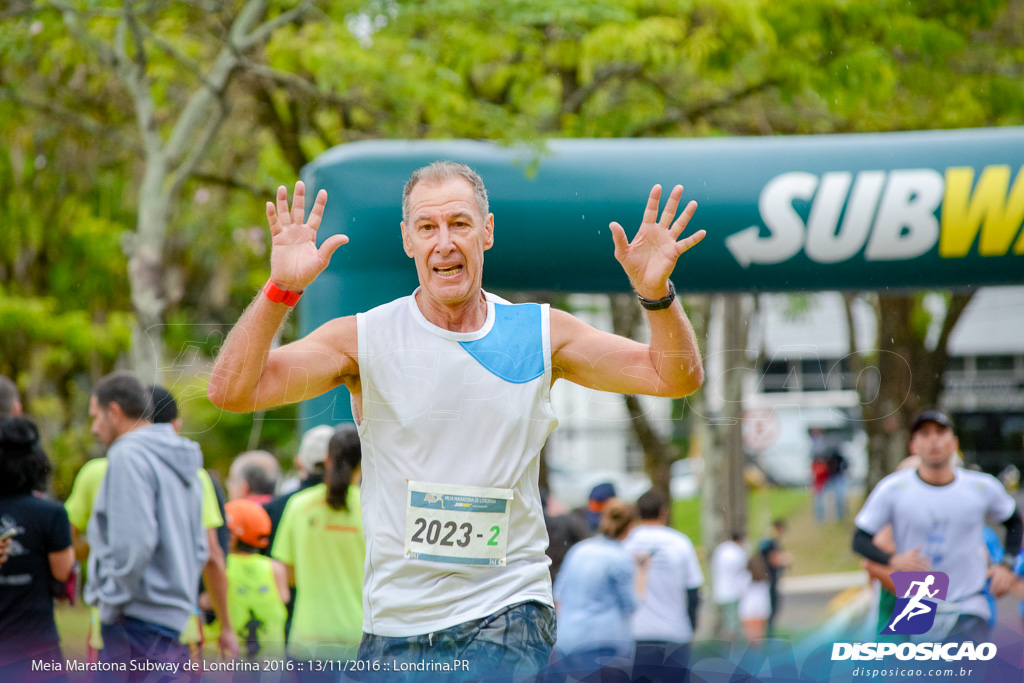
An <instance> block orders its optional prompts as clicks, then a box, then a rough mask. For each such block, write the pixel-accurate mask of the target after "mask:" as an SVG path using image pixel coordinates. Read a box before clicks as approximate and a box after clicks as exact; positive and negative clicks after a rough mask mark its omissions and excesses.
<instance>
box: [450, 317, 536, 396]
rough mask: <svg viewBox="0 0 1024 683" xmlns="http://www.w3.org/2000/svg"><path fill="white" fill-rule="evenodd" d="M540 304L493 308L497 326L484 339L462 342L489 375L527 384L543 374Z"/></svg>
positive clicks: (461, 344)
mask: <svg viewBox="0 0 1024 683" xmlns="http://www.w3.org/2000/svg"><path fill="white" fill-rule="evenodd" d="M540 314H541V308H540V305H539V304H517V305H508V304H497V303H496V304H494V326H493V327H491V331H490V332H488V333H487V335H486V336H485V337H483V338H482V339H477V340H476V341H471V342H459V345H460V346H461V347H462V348H464V349H466V351H468V352H469V355H471V356H473V358H475V359H476V361H477V362H478V363H480V365H482V366H484V367H485V368H486V369H487V371H488V372H490V373H491V374H493V375H495V376H496V377H500V378H501V379H503V380H505V381H506V382H512V383H514V384H524V383H526V382H529V381H532V380H535V379H537V378H538V377H540V376H541V375H543V374H544V339H543V335H542V334H541V316H540Z"/></svg>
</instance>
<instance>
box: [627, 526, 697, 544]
mask: <svg viewBox="0 0 1024 683" xmlns="http://www.w3.org/2000/svg"><path fill="white" fill-rule="evenodd" d="M632 534H637V538H638V539H650V540H652V541H658V542H660V543H666V544H671V545H673V546H677V547H679V548H685V549H690V548H693V541H691V540H690V537H689V536H687V535H686V534H684V533H683V532H682V531H679V530H677V529H673V528H672V527H669V526H665V525H664V524H658V525H640V526H636V527H634V528H633V531H632V533H631V534H630V535H631V536H632Z"/></svg>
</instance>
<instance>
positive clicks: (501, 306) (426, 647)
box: [208, 162, 704, 676]
mask: <svg viewBox="0 0 1024 683" xmlns="http://www.w3.org/2000/svg"><path fill="white" fill-rule="evenodd" d="M682 191H683V189H682V187H681V186H676V187H675V188H674V189H673V190H672V192H671V194H670V195H669V197H668V200H667V202H666V204H665V209H664V211H663V212H661V213H660V218H659V209H660V200H661V187H660V186H655V187H654V188H653V189H652V190H651V193H650V196H649V198H648V201H647V207H646V210H645V212H644V216H643V220H642V224H641V227H640V228H639V231H638V232H637V233H636V235H635V237H634V238H633V240H632V241H629V240H628V239H627V237H626V235H625V231H624V230H623V228H622V226H621V225H619V224H618V223H612V224H611V225H610V232H611V235H612V241H613V243H614V246H615V257H616V259H617V260H618V261H619V263H620V264H621V265H622V267H623V269H624V270H625V272H626V275H627V277H628V278H629V280H630V282H631V283H632V285H633V287H634V289H635V291H636V293H637V295H638V297H639V299H640V301H639V303H640V305H641V306H643V307H644V308H645V309H646V310H647V311H648V315H647V318H648V322H649V323H650V328H651V342H650V344H642V343H639V342H636V341H633V340H630V339H626V338H624V337H619V336H617V335H614V334H609V333H606V332H601V331H599V330H596V329H594V328H592V327H590V326H589V325H587V324H585V323H583V322H582V321H580V320H579V319H577V318H575V317H573V316H572V315H570V314H568V313H564V312H562V311H558V310H552V309H550V308H549V307H548V306H547V305H537V304H518V305H512V304H509V303H508V302H506V301H503V300H501V299H500V298H498V297H496V296H494V295H493V294H490V293H488V292H485V291H484V290H483V287H482V281H483V263H484V252H486V251H487V250H488V249H490V248H491V247H492V246H493V244H494V240H495V230H494V214H492V213H490V212H489V211H488V200H487V191H486V189H485V188H484V185H483V181H482V180H481V179H480V176H479V175H477V174H476V172H474V171H473V170H472V169H470V168H469V167H467V166H465V165H463V164H456V163H452V162H435V163H434V164H431V165H430V166H427V167H424V168H421V169H419V170H417V171H416V172H414V173H413V175H412V176H411V177H410V179H409V181H408V182H407V183H406V186H405V191H404V193H403V201H402V218H403V220H402V224H401V229H402V230H401V238H402V246H403V248H404V250H405V253H406V254H407V255H408V256H409V257H410V258H411V259H413V261H414V263H415V267H416V273H417V277H418V279H419V284H420V286H419V288H418V289H416V290H415V291H414V292H413V293H412V294H411V295H410V296H407V297H403V298H400V299H396V300H395V301H392V302H390V303H387V304H384V305H383V306H378V307H377V308H374V309H372V310H370V311H368V312H366V313H360V314H359V315H356V316H346V317H341V318H336V319H334V320H331V321H330V322H328V323H326V324H324V325H323V326H321V327H320V328H319V329H317V330H315V331H314V332H312V333H310V334H309V335H307V336H306V337H304V338H303V339H300V340H298V341H296V342H293V343H291V344H286V345H284V346H282V347H280V348H276V349H272V348H271V347H272V345H273V341H274V339H275V335H276V334H277V331H278V330H279V329H280V327H281V324H282V323H283V321H284V319H285V317H286V316H287V314H288V311H289V310H290V308H289V307H290V306H292V305H294V304H295V303H296V302H297V301H298V298H299V296H300V295H301V293H302V291H303V290H304V289H305V288H306V287H308V286H309V285H310V284H312V282H313V281H314V280H315V279H316V278H317V277H318V276H319V275H320V273H321V272H322V271H323V270H324V269H325V268H326V267H327V265H328V263H329V261H330V258H331V255H332V254H333V253H334V251H335V250H336V249H337V248H338V247H340V246H341V245H342V244H344V243H346V242H347V241H348V237H347V236H345V235H340V234H336V235H331V236H328V237H326V239H324V240H323V244H322V245H321V246H320V247H319V248H317V240H316V232H317V229H318V228H319V226H320V221H321V219H322V217H323V213H324V207H325V205H326V203H327V193H326V192H325V191H324V190H321V191H320V192H319V193H318V195H317V198H316V201H315V203H314V205H313V208H312V211H311V212H310V215H309V218H308V219H306V216H305V188H304V186H303V184H302V183H297V184H296V186H295V194H294V201H293V204H292V206H291V207H289V206H288V193H287V190H286V189H285V188H284V187H283V186H282V187H280V188H278V193H277V202H276V205H275V204H274V203H271V202H268V203H267V218H268V222H269V224H270V231H271V238H272V239H271V254H270V280H269V281H268V282H267V284H266V285H265V286H264V289H263V294H261V295H258V296H257V297H256V299H255V300H254V301H253V303H252V304H251V305H250V306H249V308H248V309H247V310H246V312H245V313H244V314H243V315H242V317H241V318H240V319H239V321H238V323H237V324H236V325H235V327H234V329H233V330H232V332H231V334H229V335H228V338H227V339H226V340H225V342H224V345H223V347H222V348H221V351H220V354H219V356H218V358H217V362H216V363H215V365H214V369H213V372H212V373H211V377H210V383H209V390H208V393H209V397H210V400H211V401H212V402H213V403H214V404H215V405H217V406H218V407H220V408H224V409H227V410H234V411H239V412H241V411H253V410H262V409H264V408H270V407H273V406H278V405H282V404H286V403H294V402H298V401H303V400H306V399H309V398H313V397H315V396H319V395H321V394H323V393H325V392H327V391H330V390H331V389H334V388H336V387H339V386H342V385H344V386H346V387H347V388H348V390H349V392H350V394H351V398H352V408H353V415H354V416H355V420H356V422H357V424H358V426H359V435H360V439H361V441H362V444H363V473H364V478H363V485H362V491H363V495H362V498H361V503H362V509H363V515H362V519H363V524H364V531H365V535H366V539H367V546H366V563H365V566H366V571H365V579H364V591H363V593H364V599H363V603H364V609H363V632H364V635H363V639H362V643H361V645H360V652H359V658H360V659H362V660H374V659H378V660H383V661H391V660H393V659H394V660H399V661H408V662H424V661H449V662H450V661H452V660H454V659H459V660H463V659H469V660H472V661H473V664H474V667H475V669H474V670H472V671H469V672H467V673H468V675H470V676H472V675H473V674H477V675H479V674H480V673H481V671H482V670H483V669H484V667H487V668H488V670H491V671H494V670H501V669H503V668H507V669H511V670H513V673H514V674H515V675H519V674H529V673H531V672H536V671H537V670H539V669H540V668H541V667H543V666H545V665H546V664H547V661H548V659H549V657H550V652H551V646H552V644H553V643H554V639H555V638H554V636H555V633H554V631H555V615H554V609H553V600H552V597H551V579H550V575H549V573H548V571H547V558H546V556H545V554H544V550H545V547H546V545H547V537H546V533H545V528H544V517H543V511H542V508H541V499H540V489H539V485H538V476H539V471H540V465H539V462H540V461H539V453H540V450H541V448H542V447H543V445H544V442H545V440H546V439H547V436H548V434H550V433H551V431H552V430H553V429H554V428H555V426H556V425H557V419H556V417H555V415H554V412H553V410H552V409H551V404H550V389H551V385H552V384H553V383H554V382H555V381H556V380H557V379H567V380H569V381H571V382H574V383H577V384H580V385H582V386H586V387H590V388H593V389H598V390H604V391H613V392H619V393H627V394H651V395H659V396H685V395H688V394H690V393H692V392H693V391H695V390H696V389H697V388H698V387H700V385H701V383H702V381H703V369H702V365H701V357H700V350H699V348H698V346H697V340H696V337H695V336H694V333H693V328H692V327H691V325H690V323H689V321H688V319H687V318H686V315H685V313H684V312H683V309H682V307H681V305H680V304H679V303H678V302H677V301H676V300H675V288H674V286H673V285H672V283H671V282H670V280H669V275H670V274H671V273H672V271H673V269H674V268H675V265H676V261H677V260H678V259H679V257H680V256H681V255H682V254H683V253H684V252H686V251H687V250H688V249H690V248H691V247H692V246H694V245H696V244H697V243H698V242H699V241H700V240H701V239H703V237H704V231H702V230H700V231H697V232H695V233H694V234H692V235H690V236H688V237H686V238H684V239H681V236H682V233H683V231H684V230H685V228H686V226H687V224H688V223H689V221H690V218H691V217H692V215H693V212H694V211H695V210H696V208H697V205H696V202H689V203H688V204H687V205H686V206H685V208H684V209H683V211H682V212H681V213H679V215H678V217H677V216H676V214H677V210H678V209H679V202H680V200H681V198H682ZM513 236H514V232H513ZM513 238H514V237H513ZM536 248H537V249H544V248H546V247H545V245H543V244H538V245H536ZM524 265H528V264H524Z"/></svg>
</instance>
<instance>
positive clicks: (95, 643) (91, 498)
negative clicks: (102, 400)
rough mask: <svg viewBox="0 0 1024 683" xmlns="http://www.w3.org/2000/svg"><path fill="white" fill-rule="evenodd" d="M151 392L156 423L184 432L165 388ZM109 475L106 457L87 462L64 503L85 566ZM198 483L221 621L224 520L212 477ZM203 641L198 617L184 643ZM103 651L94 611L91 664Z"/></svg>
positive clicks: (209, 574)
mask: <svg viewBox="0 0 1024 683" xmlns="http://www.w3.org/2000/svg"><path fill="white" fill-rule="evenodd" d="M149 389H150V392H151V394H152V400H153V407H154V410H153V422H154V423H167V424H170V425H171V426H172V427H174V431H175V432H180V431H181V426H182V420H181V418H180V417H178V405H177V403H176V402H175V401H174V397H173V396H171V394H170V392H168V391H167V390H166V389H164V388H163V387H158V386H151V387H150V388H149ZM106 473H107V459H106V457H99V458H93V459H92V460H89V461H87V462H86V463H85V464H84V465H82V468H81V469H80V470H79V471H78V474H77V475H76V476H75V481H74V483H73V484H72V487H71V494H70V495H69V496H68V498H67V500H66V501H65V502H64V509H65V510H66V511H67V513H68V520H69V521H70V522H71V535H72V540H73V545H74V547H75V555H76V556H77V558H78V560H79V561H80V562H83V563H84V562H85V558H86V557H87V556H88V554H89V544H88V540H87V538H86V528H87V526H88V524H89V517H90V516H91V515H92V508H93V504H94V503H95V502H96V496H97V495H98V494H99V490H100V485H101V484H102V483H103V478H104V476H105V475H106ZM196 473H197V474H198V476H199V482H200V483H201V484H202V487H203V507H202V520H203V526H204V527H205V528H206V535H207V540H208V542H209V545H210V558H209V560H207V562H206V566H205V567H204V568H203V582H204V583H205V584H206V587H207V590H208V591H209V593H210V595H211V598H212V600H213V604H214V611H215V612H216V613H217V615H218V618H220V617H221V616H227V575H226V573H225V569H226V567H225V560H224V552H223V550H222V549H221V547H220V543H219V542H217V529H218V528H220V527H221V526H223V524H224V518H223V517H222V516H221V514H220V506H219V505H218V504H217V492H216V491H215V490H214V487H213V480H212V479H211V478H210V474H209V473H208V472H207V471H206V470H205V469H202V468H200V469H199V470H197V472H196ZM228 623H230V621H229V622H228ZM225 632H226V635H222V636H221V638H220V639H219V642H218V647H219V649H220V652H221V654H222V655H224V656H230V657H232V658H233V657H237V656H238V641H237V639H236V638H235V637H234V634H233V632H232V631H231V630H230V629H225ZM201 639H202V631H201V628H200V624H199V619H198V615H197V617H196V618H195V619H192V620H191V621H190V622H189V624H188V626H187V628H186V630H185V632H184V633H182V637H181V641H182V642H183V643H186V644H190V645H191V644H198V643H200V642H201ZM102 648H103V639H102V637H101V636H100V629H99V613H98V611H97V610H96V609H95V608H93V609H92V610H91V611H90V615H89V635H88V649H89V661H96V657H97V653H98V651H99V650H101V649H102Z"/></svg>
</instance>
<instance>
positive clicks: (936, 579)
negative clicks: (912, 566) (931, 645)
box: [881, 572, 949, 635]
mask: <svg viewBox="0 0 1024 683" xmlns="http://www.w3.org/2000/svg"><path fill="white" fill-rule="evenodd" d="M892 582H893V584H895V586H896V607H895V608H893V611H892V617H891V618H890V619H889V623H888V624H886V626H885V628H884V629H882V631H881V632H882V633H900V634H904V635H920V634H922V633H927V632H928V630H929V629H930V628H931V627H932V625H933V624H934V623H935V612H936V608H937V605H936V602H935V601H936V600H945V599H946V594H947V592H948V591H949V577H948V576H947V575H946V574H945V573H943V572H893V573H892Z"/></svg>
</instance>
